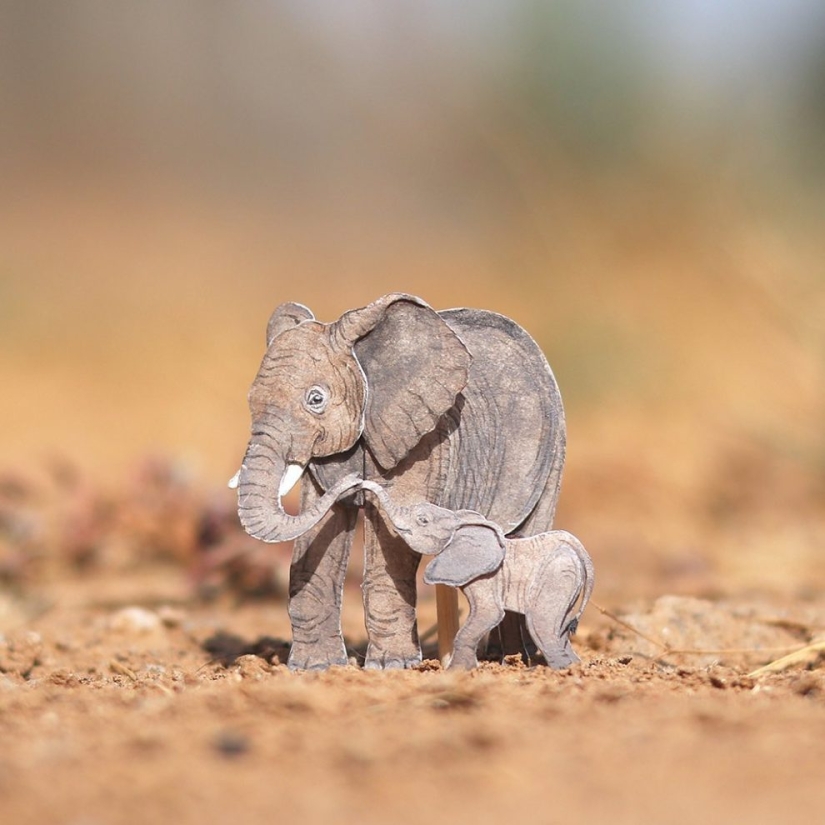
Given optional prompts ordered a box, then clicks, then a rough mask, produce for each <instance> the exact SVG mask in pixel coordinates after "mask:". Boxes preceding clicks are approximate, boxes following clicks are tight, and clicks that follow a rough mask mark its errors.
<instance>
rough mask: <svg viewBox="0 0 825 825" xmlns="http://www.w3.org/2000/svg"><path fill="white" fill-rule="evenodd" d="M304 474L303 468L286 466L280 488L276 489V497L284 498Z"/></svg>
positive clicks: (297, 465) (298, 465)
mask: <svg viewBox="0 0 825 825" xmlns="http://www.w3.org/2000/svg"><path fill="white" fill-rule="evenodd" d="M303 474H304V468H303V467H302V466H301V465H300V464H287V467H286V472H285V473H284V477H283V478H282V479H281V486H280V487H279V488H278V495H279V496H285V495H286V494H287V493H288V492H289V491H290V490H291V489H292V488H293V487H294V486H295V484H296V483H297V481H298V479H299V478H300V477H301V476H302V475H303Z"/></svg>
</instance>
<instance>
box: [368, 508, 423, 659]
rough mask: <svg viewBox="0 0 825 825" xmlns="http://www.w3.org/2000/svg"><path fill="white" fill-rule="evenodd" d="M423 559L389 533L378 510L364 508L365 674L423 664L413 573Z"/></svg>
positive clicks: (414, 573)
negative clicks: (366, 636)
mask: <svg viewBox="0 0 825 825" xmlns="http://www.w3.org/2000/svg"><path fill="white" fill-rule="evenodd" d="M420 562H421V556H420V555H418V554H417V553H414V552H413V551H412V550H410V548H409V547H407V545H406V543H405V542H404V541H402V540H401V539H400V538H398V536H396V535H395V534H394V533H392V532H391V531H390V529H389V528H388V527H387V525H386V522H385V521H384V518H383V516H382V515H381V512H380V510H378V509H377V508H376V507H374V506H373V505H372V504H371V503H369V502H367V503H365V505H364V583H363V585H362V589H363V594H364V619H365V622H366V626H367V635H368V637H369V644H368V646H367V656H366V660H365V662H364V667H365V668H367V669H393V668H408V667H412V666H413V665H416V664H418V663H420V662H421V646H420V644H419V641H418V628H417V626H416V621H415V605H416V578H415V576H416V571H417V570H418V565H419V564H420Z"/></svg>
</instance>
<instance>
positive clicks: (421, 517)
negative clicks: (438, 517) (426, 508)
mask: <svg viewBox="0 0 825 825" xmlns="http://www.w3.org/2000/svg"><path fill="white" fill-rule="evenodd" d="M415 520H416V521H417V522H418V523H419V524H421V525H422V526H423V525H425V524H429V523H430V517H429V516H428V515H427V514H426V513H419V514H418V515H417V516H416V517H415Z"/></svg>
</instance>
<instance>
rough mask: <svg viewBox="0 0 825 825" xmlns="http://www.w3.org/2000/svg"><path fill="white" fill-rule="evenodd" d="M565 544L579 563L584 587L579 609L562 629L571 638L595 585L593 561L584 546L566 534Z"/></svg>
mask: <svg viewBox="0 0 825 825" xmlns="http://www.w3.org/2000/svg"><path fill="white" fill-rule="evenodd" d="M565 544H567V545H568V546H569V547H570V548H571V549H572V550H573V551H574V552H575V554H576V556H578V559H579V563H580V564H581V566H582V572H583V573H584V586H583V587H582V592H581V599H580V601H579V608H578V610H577V611H576V613H575V615H574V616H573V618H572V619H570V621H569V622H568V623H567V627H565V628H564V632H565V633H568V634H569V635H571V636H572V635H573V634H574V633H575V632H576V628H578V626H579V619H580V618H581V615H582V613H584V609H585V607H587V603H588V602H589V601H590V596H591V595H592V594H593V586H594V585H595V583H596V571H595V570H594V568H593V559H591V558H590V554H589V553H588V552H587V550H585V549H584V545H583V544H582V543H581V542H580V541H579V540H578V539H577V538H576V537H575V536H572V535H570V534H569V533H568V535H567V537H566V538H565Z"/></svg>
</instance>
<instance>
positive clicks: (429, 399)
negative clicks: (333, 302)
mask: <svg viewBox="0 0 825 825" xmlns="http://www.w3.org/2000/svg"><path fill="white" fill-rule="evenodd" d="M469 365H470V354H469V352H468V351H467V349H466V347H465V346H464V344H463V343H462V342H461V340H460V339H459V338H458V336H457V335H456V334H455V333H454V332H453V331H452V330H451V329H450V327H449V326H447V324H446V323H445V322H444V321H443V320H442V319H441V318H440V317H439V316H438V314H437V313H435V312H434V311H433V310H432V309H431V308H430V307H429V306H427V304H425V303H424V302H423V301H421V300H420V299H418V298H414V297H412V296H410V295H404V294H400V293H395V294H392V295H386V296H384V297H383V298H380V299H379V300H377V301H375V302H374V303H372V304H370V305H369V306H366V307H363V308H362V309H356V310H352V311H351V312H347V313H346V314H345V315H343V316H342V317H341V318H340V319H339V320H338V321H335V322H334V323H331V324H322V323H320V322H318V321H316V320H315V318H314V316H313V315H312V313H311V312H310V311H309V310H308V309H307V308H306V307H305V306H302V305H301V304H294V303H288V304H283V305H281V306H280V307H278V308H277V309H276V310H275V312H274V313H273V314H272V317H271V318H270V320H269V324H268V327H267V351H266V354H265V355H264V358H263V361H262V363H261V367H260V369H259V370H258V374H257V376H256V377H255V380H254V381H253V383H252V388H251V389H250V392H249V407H250V411H251V414H252V436H251V438H250V441H249V446H248V447H247V450H246V456H245V457H244V460H243V464H242V465H241V469H240V470H239V472H238V474H237V475H236V476H235V478H234V479H233V480H232V482H230V486H237V488H238V513H239V516H240V519H241V522H242V524H243V526H244V529H246V531H247V532H248V533H249V534H250V535H252V536H254V537H256V538H260V539H264V540H265V541H281V540H283V539H282V538H281V536H282V535H284V534H285V533H288V532H294V531H293V530H292V529H291V527H290V517H289V516H287V515H286V514H285V512H284V510H283V507H282V506H281V496H283V495H285V494H286V492H287V491H288V490H289V489H290V488H291V487H292V486H293V485H294V483H295V482H296V481H297V480H298V478H299V477H300V475H301V473H302V472H303V470H304V468H305V467H306V465H307V463H308V462H309V461H310V460H311V459H316V458H322V457H326V456H333V455H337V454H341V453H345V452H346V451H347V450H349V449H350V448H351V447H353V446H354V445H355V444H356V442H357V441H358V440H359V439H360V438H363V440H364V443H365V444H366V446H367V447H368V448H369V450H370V452H371V453H372V455H373V456H374V458H375V460H376V461H377V462H378V464H379V465H380V466H381V467H382V468H383V469H385V470H388V469H391V468H392V467H394V466H395V465H396V464H397V463H398V462H399V461H401V459H402V458H404V457H405V456H406V455H407V454H408V453H409V452H410V450H411V449H412V448H413V447H414V446H415V445H416V444H417V443H418V442H419V441H420V440H421V438H422V436H424V435H425V434H427V433H428V432H431V431H432V430H433V429H434V428H435V426H436V424H437V422H438V420H439V419H440V418H441V416H442V415H443V414H444V413H445V412H446V411H447V410H449V409H450V407H452V406H453V404H455V401H456V397H457V395H458V394H459V393H460V392H461V390H462V389H463V388H464V387H465V385H466V383H467V372H468V369H469Z"/></svg>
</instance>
